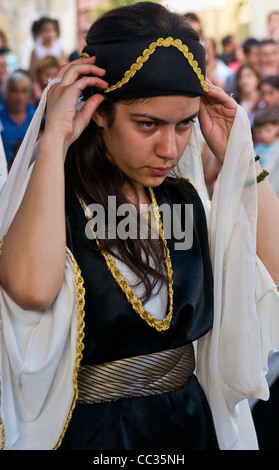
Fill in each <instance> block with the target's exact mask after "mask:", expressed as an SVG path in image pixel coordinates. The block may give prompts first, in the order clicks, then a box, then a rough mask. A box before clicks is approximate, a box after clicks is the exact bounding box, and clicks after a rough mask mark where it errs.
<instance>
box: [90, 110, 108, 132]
mask: <svg viewBox="0 0 279 470" xmlns="http://www.w3.org/2000/svg"><path fill="white" fill-rule="evenodd" d="M91 119H92V120H93V121H94V122H95V124H97V126H98V127H101V128H103V127H105V126H106V123H107V122H106V118H105V117H104V115H103V113H102V112H100V110H99V109H97V110H96V111H95V113H94V114H93V115H92V118H91Z"/></svg>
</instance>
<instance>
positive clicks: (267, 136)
mask: <svg viewBox="0 0 279 470" xmlns="http://www.w3.org/2000/svg"><path fill="white" fill-rule="evenodd" d="M252 130H253V138H254V142H255V152H256V154H257V155H260V159H261V164H262V165H263V166H264V167H265V169H266V170H267V171H268V172H269V175H268V179H269V182H270V184H271V186H272V187H273V189H274V191H275V193H276V194H277V196H278V197H279V120H278V117H277V114H276V112H274V111H273V110H272V109H262V110H259V111H257V113H256V114H255V118H254V124H253V127H252Z"/></svg>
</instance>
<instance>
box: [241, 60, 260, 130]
mask: <svg viewBox="0 0 279 470" xmlns="http://www.w3.org/2000/svg"><path fill="white" fill-rule="evenodd" d="M259 83H260V74H259V72H258V70H257V69H256V68H255V67H254V66H253V65H252V64H248V63H245V64H243V65H242V66H241V67H240V68H239V69H238V71H237V74H236V77H235V99H236V101H237V102H238V103H239V104H240V105H241V106H242V107H243V108H244V109H245V110H246V112H247V114H248V117H249V121H250V123H251V125H252V124H253V118H254V115H255V112H256V110H257V109H258V107H259V103H260V93H259V89H258V86H259Z"/></svg>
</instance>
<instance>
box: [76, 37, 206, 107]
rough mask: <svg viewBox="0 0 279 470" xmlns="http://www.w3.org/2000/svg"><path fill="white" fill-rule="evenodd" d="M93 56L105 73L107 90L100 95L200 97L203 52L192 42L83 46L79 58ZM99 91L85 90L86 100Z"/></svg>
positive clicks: (151, 40) (153, 40)
mask: <svg viewBox="0 0 279 470" xmlns="http://www.w3.org/2000/svg"><path fill="white" fill-rule="evenodd" d="M92 56H96V62H95V63H96V65H98V66H99V67H101V68H104V69H106V75H105V76H104V79H105V80H106V81H107V82H108V84H109V86H108V88H106V89H105V90H104V91H103V92H104V94H110V93H113V96H117V98H120V99H123V98H124V99H125V98H144V97H150V96H160V95H187V96H201V95H203V94H204V93H205V92H206V91H207V86H206V83H205V50H204V47H203V46H202V45H201V44H200V43H199V42H198V41H195V40H192V39H188V38H187V39H185V40H184V41H183V38H182V39H175V40H174V39H173V38H171V37H168V38H166V39H163V38H159V39H158V38H142V39H137V40H134V41H125V42H112V43H109V44H108V43H106V44H94V45H87V46H86V47H85V48H84V49H83V51H82V54H81V57H92ZM94 93H100V90H99V89H96V88H95V89H94V88H93V87H92V88H89V89H86V90H85V93H84V97H85V98H88V97H89V96H90V95H93V94H94Z"/></svg>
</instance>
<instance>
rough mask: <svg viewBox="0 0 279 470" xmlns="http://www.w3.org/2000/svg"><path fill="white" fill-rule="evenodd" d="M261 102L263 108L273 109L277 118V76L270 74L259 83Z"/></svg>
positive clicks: (278, 106) (278, 108)
mask: <svg viewBox="0 0 279 470" xmlns="http://www.w3.org/2000/svg"><path fill="white" fill-rule="evenodd" d="M259 91H260V97H261V101H262V104H263V105H264V107H265V108H268V109H274V110H275V111H276V113H277V117H278V118H279V77H278V76H277V75H272V76H270V77H266V78H264V79H262V80H261V81H260V83H259Z"/></svg>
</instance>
